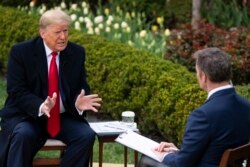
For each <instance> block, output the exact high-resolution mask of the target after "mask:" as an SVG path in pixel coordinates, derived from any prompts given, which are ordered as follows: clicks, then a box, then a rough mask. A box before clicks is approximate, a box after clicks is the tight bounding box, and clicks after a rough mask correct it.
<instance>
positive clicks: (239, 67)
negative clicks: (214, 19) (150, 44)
mask: <svg viewBox="0 0 250 167" xmlns="http://www.w3.org/2000/svg"><path fill="white" fill-rule="evenodd" d="M249 31H250V27H237V28H234V29H231V30H225V29H222V28H219V27H217V26H215V25H213V24H210V23H207V22H205V21H201V22H200V23H199V29H197V30H193V29H192V27H191V26H190V24H186V25H184V26H183V27H182V28H180V29H175V30H172V32H171V37H170V39H169V42H168V43H167V45H166V53H165V58H166V59H168V60H171V61H173V62H177V63H180V64H182V65H184V66H186V67H187V68H188V69H189V70H190V71H193V72H194V71H195V69H194V64H195V61H194V59H192V54H193V53H194V52H195V51H197V50H199V49H202V48H206V47H218V48H221V49H223V50H225V51H226V52H228V53H229V54H230V55H231V56H232V65H233V83H234V84H243V83H249V82H250V61H249V52H250V35H249Z"/></svg>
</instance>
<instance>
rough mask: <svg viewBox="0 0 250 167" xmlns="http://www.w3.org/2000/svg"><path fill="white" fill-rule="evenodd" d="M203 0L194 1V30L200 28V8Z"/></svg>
mask: <svg viewBox="0 0 250 167" xmlns="http://www.w3.org/2000/svg"><path fill="white" fill-rule="evenodd" d="M201 1H202V0H192V28H193V29H194V30H196V29H198V28H199V24H198V22H199V20H200V19H201V14H200V8H201Z"/></svg>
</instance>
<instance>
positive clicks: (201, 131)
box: [139, 48, 250, 167]
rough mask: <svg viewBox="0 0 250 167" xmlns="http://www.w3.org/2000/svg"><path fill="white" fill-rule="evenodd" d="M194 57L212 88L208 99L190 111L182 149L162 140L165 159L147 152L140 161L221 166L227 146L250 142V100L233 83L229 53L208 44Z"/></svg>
mask: <svg viewBox="0 0 250 167" xmlns="http://www.w3.org/2000/svg"><path fill="white" fill-rule="evenodd" d="M194 57H195V58H196V75H197V80H198V82H199V85H200V87H201V88H202V89H204V90H206V91H207V92H208V97H207V100H206V102H205V103H204V104H203V105H202V106H200V107H199V108H197V109H195V110H194V111H193V112H192V113H191V114H190V116H189V118H188V121H187V125H186V130H185V133H184V136H183V141H182V146H181V148H180V149H178V148H177V147H176V146H175V145H174V144H173V143H167V142H161V143H160V145H159V147H157V148H155V150H154V151H155V153H156V154H157V155H158V156H159V157H160V158H161V159H162V163H157V162H156V161H153V160H152V159H150V158H148V157H146V156H143V157H142V159H141V161H142V162H141V164H140V165H144V166H154V167H156V166H159V167H160V166H162V167H163V166H164V167H165V166H168V167H218V166H219V162H220V159H221V157H222V154H223V152H224V151H225V150H226V149H228V148H235V147H238V146H240V145H243V144H246V143H248V142H249V139H250V103H249V101H247V100H246V99H244V98H243V97H241V96H239V95H238V94H237V93H236V91H235V89H234V87H233V86H232V84H231V62H230V57H229V55H228V54H227V53H225V52H224V51H222V50H220V49H218V48H206V49H203V50H200V51H197V52H196V53H195V54H194ZM140 165H139V166H140Z"/></svg>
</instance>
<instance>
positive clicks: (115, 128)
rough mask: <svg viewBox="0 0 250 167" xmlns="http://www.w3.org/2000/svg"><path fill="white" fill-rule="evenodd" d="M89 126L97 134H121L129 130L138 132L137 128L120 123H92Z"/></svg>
mask: <svg viewBox="0 0 250 167" xmlns="http://www.w3.org/2000/svg"><path fill="white" fill-rule="evenodd" d="M89 125H90V127H91V128H92V129H93V130H94V131H95V132H96V133H97V134H121V133H123V132H126V131H127V130H133V131H138V129H137V128H130V127H127V126H125V125H123V124H122V123H121V122H120V121H107V122H90V123H89Z"/></svg>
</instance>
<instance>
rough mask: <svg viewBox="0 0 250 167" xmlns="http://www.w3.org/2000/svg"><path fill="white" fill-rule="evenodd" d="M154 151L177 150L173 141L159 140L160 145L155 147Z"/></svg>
mask: <svg viewBox="0 0 250 167" xmlns="http://www.w3.org/2000/svg"><path fill="white" fill-rule="evenodd" d="M155 151H158V152H166V153H172V152H176V151H178V148H177V147H176V146H175V145H174V144H173V143H168V142H161V143H160V145H159V146H158V147H156V148H155Z"/></svg>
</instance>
